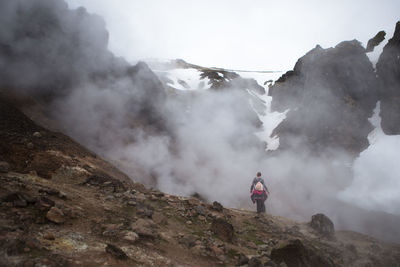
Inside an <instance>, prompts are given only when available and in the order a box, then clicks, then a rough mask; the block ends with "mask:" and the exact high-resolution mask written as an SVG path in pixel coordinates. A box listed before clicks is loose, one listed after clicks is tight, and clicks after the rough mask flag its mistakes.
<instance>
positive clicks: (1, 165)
mask: <svg viewBox="0 0 400 267" xmlns="http://www.w3.org/2000/svg"><path fill="white" fill-rule="evenodd" d="M9 170H10V164H8V162H5V161H0V173H7V172H8V171H9Z"/></svg>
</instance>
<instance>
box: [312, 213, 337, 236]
mask: <svg viewBox="0 0 400 267" xmlns="http://www.w3.org/2000/svg"><path fill="white" fill-rule="evenodd" d="M310 226H311V227H312V228H313V229H314V230H315V231H317V232H318V233H319V234H320V235H322V236H324V237H328V238H332V237H334V235H335V227H334V225H333V222H332V221H331V220H330V219H329V218H328V217H327V216H326V215H324V214H321V213H319V214H315V215H313V216H312V217H311V222H310Z"/></svg>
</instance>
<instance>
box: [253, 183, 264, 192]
mask: <svg viewBox="0 0 400 267" xmlns="http://www.w3.org/2000/svg"><path fill="white" fill-rule="evenodd" d="M254 188H255V189H256V190H257V191H263V190H264V186H263V185H262V183H261V182H258V183H257V184H256V186H255V187H254Z"/></svg>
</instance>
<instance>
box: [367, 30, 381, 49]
mask: <svg viewBox="0 0 400 267" xmlns="http://www.w3.org/2000/svg"><path fill="white" fill-rule="evenodd" d="M385 35H386V32H384V31H380V32H378V33H377V34H376V35H375V36H374V37H373V38H371V39H369V40H368V43H367V48H366V49H365V51H366V52H372V51H374V48H375V46H378V45H379V44H380V43H381V42H382V41H383V40H385Z"/></svg>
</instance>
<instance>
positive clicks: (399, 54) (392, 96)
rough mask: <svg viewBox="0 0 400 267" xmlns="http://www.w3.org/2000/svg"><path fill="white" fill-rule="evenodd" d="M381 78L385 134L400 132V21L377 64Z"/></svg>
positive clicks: (382, 116) (381, 114)
mask: <svg viewBox="0 0 400 267" xmlns="http://www.w3.org/2000/svg"><path fill="white" fill-rule="evenodd" d="M376 71H377V74H378V77H379V79H380V80H381V83H382V84H381V87H380V90H379V95H380V100H381V106H380V107H381V112H380V116H381V118H382V121H381V125H382V130H383V131H384V132H385V134H389V135H393V134H400V21H399V22H397V24H396V29H395V31H394V34H393V37H392V38H391V39H390V40H389V42H388V43H387V44H386V46H385V47H384V48H383V52H382V54H381V55H380V57H379V60H378V63H377V64H376Z"/></svg>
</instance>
